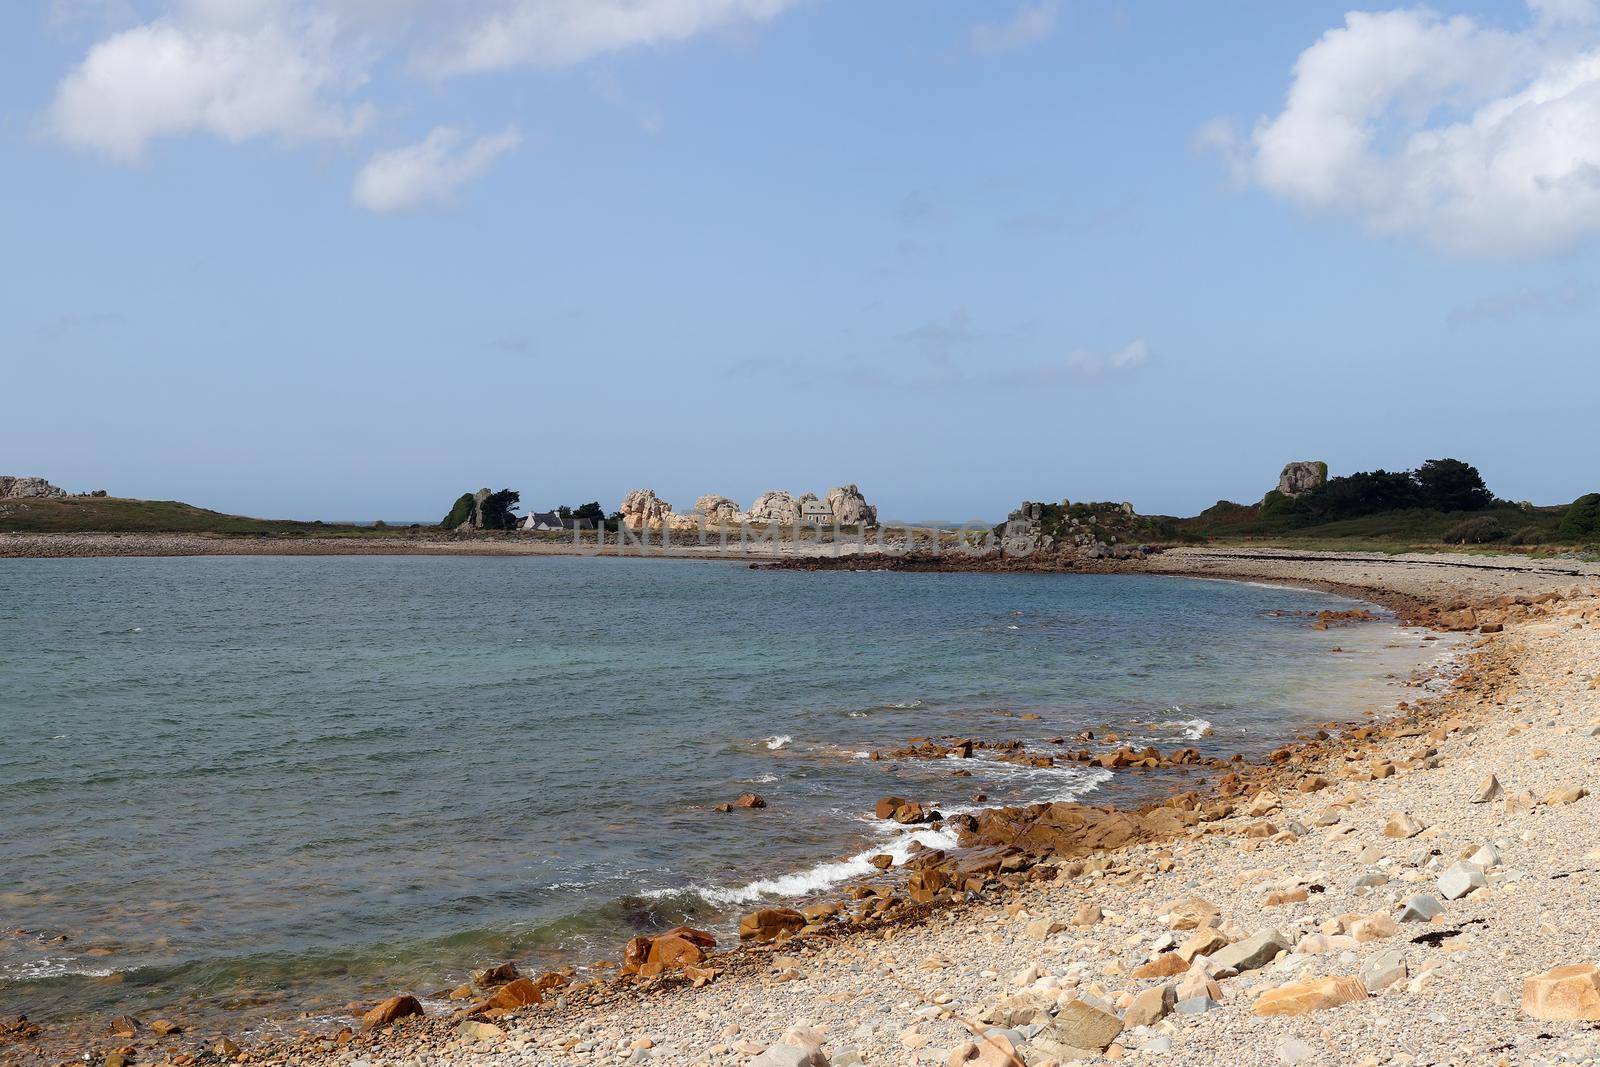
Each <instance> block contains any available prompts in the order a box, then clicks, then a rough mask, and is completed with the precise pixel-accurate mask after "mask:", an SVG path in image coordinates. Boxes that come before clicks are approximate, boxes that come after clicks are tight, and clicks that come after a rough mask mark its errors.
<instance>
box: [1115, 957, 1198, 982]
mask: <svg viewBox="0 0 1600 1067" xmlns="http://www.w3.org/2000/svg"><path fill="white" fill-rule="evenodd" d="M1188 969H1189V961H1188V960H1186V959H1184V957H1183V956H1181V955H1179V954H1178V953H1176V952H1163V953H1162V954H1161V955H1159V956H1157V957H1156V958H1155V959H1153V960H1151V961H1150V962H1149V963H1144V964H1140V965H1139V966H1138V967H1135V968H1134V969H1133V970H1132V971H1130V972H1129V973H1128V977H1129V978H1171V977H1173V976H1174V975H1179V974H1183V973H1184V972H1185V971H1187V970H1188Z"/></svg>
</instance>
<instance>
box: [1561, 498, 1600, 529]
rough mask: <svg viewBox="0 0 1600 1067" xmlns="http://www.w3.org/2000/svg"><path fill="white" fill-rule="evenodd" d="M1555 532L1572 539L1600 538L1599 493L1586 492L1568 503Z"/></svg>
mask: <svg viewBox="0 0 1600 1067" xmlns="http://www.w3.org/2000/svg"><path fill="white" fill-rule="evenodd" d="M1556 532H1557V533H1559V534H1560V535H1561V536H1562V537H1564V538H1566V539H1568V540H1572V541H1592V540H1595V539H1596V538H1600V493H1586V494H1585V495H1583V496H1580V497H1579V498H1578V499H1576V500H1574V501H1573V502H1572V503H1571V504H1570V505H1568V507H1567V513H1566V514H1565V515H1563V516H1561V525H1560V526H1558V527H1557V528H1556Z"/></svg>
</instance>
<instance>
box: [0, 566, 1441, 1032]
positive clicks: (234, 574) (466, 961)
mask: <svg viewBox="0 0 1600 1067" xmlns="http://www.w3.org/2000/svg"><path fill="white" fill-rule="evenodd" d="M1347 606H1349V603H1348V602H1346V601H1343V600H1340V599H1339V598H1335V597H1331V596H1325V595H1322V594H1317V593H1310V592H1303V591H1296V590H1287V589H1275V588H1265V587H1260V586H1252V585H1244V584H1234V583H1223V582H1208V581H1198V580H1193V581H1191V580H1175V579H1163V578H1144V577H1132V576H1083V575H981V574H947V575H939V574H889V573H855V574H851V573H791V572H769V571H752V570H750V569H748V568H746V567H742V566H738V565H732V564H720V563H705V562H683V561H669V560H609V559H510V558H499V559H460V558H448V559H418V558H201V559H113V560H59V561H56V560H26V561H0V738H3V743H0V1004H3V1005H4V1009H3V1010H5V1011H7V1012H10V1011H24V1012H27V1013H28V1014H30V1015H31V1016H33V1017H34V1018H36V1019H47V1018H62V1017H70V1016H73V1015H75V1014H81V1013H85V1012H92V1011H103V1010H128V1009H137V1010H139V1011H142V1012H146V1013H149V1012H151V1011H166V1012H169V1013H178V1014H181V1013H185V1012H187V1013H188V1015H189V1016H190V1017H191V1018H192V1017H194V1015H195V1014H196V1013H198V1012H203V1011H204V1010H205V1009H206V1008H208V1007H216V1008H221V1007H226V1008H228V1009H230V1010H239V1009H247V1010H248V1011H250V1012H251V1013H252V1014H253V1015H254V1016H256V1017H260V1018H272V1017H273V1016H274V1013H277V1014H278V1015H279V1016H281V1015H282V1014H283V1013H285V1012H288V1011H290V1010H291V1009H292V1010H299V1009H301V1008H306V1007H313V1008H333V1007H336V1006H337V1005H340V1004H343V1003H344V1002H345V1001H347V1000H349V999H351V998H352V997H357V996H367V995H371V994H373V993H378V992H383V993H388V992H392V991H394V990H396V989H399V988H413V989H418V990H433V989H438V988H441V987H447V986H448V985H449V984H450V983H451V981H452V979H455V978H458V977H459V976H460V975H462V974H463V973H465V972H466V971H468V970H469V969H470V968H472V967H473V966H475V965H481V964H482V963H485V962H488V961H497V960H500V959H504V958H517V959H520V960H524V961H528V962H530V963H531V964H532V965H534V966H541V965H542V966H549V965H554V964H560V963H564V962H575V963H581V962H583V961H584V960H586V959H592V958H595V957H596V956H600V955H608V956H610V957H611V958H616V956H617V953H618V951H619V949H620V945H621V943H622V941H623V940H624V939H625V938H626V937H627V936H629V935H630V934H632V933H634V932H636V931H638V930H640V929H648V928H651V927H653V926H660V925H664V924H668V923H671V922H675V921H678V920H680V919H690V920H693V921H695V922H700V923H705V924H709V925H712V926H713V927H714V928H717V929H725V927H724V926H721V925H719V924H721V923H725V922H726V921H727V919H728V917H729V916H730V915H732V914H736V912H737V910H738V909H739V908H740V906H742V905H744V904H746V903H747V902H749V901H751V900H756V899H763V898H773V899H776V898H777V897H780V896H786V895H794V894H803V893H807V892H813V891H816V890H818V889H820V888H824V887H826V886H827V885H829V884H833V883H835V882H837V881H838V880H840V879H843V878H846V877H849V876H851V875H853V874H857V873H861V872H863V871H864V870H865V869H866V863H865V859H864V857H865V856H866V855H867V854H870V853H871V852H874V851H878V850H879V848H880V847H881V846H882V845H883V844H884V843H885V842H886V841H887V840H888V837H889V834H890V830H889V828H887V827H884V826H881V825H879V824H877V823H876V822H874V821H873V820H872V819H871V818H870V817H869V815H868V814H867V813H869V812H870V808H871V806H872V803H873V801H874V800H875V799H876V798H877V797H879V796H881V795H883V794H885V793H890V792H894V793H902V794H907V795H911V796H914V797H917V798H919V799H928V800H935V801H938V802H940V806H941V807H943V808H944V809H945V810H947V811H948V810H950V809H951V808H960V807H962V806H967V807H970V806H972V805H973V804H974V801H973V800H972V799H971V798H972V795H973V794H974V792H976V791H979V790H981V791H983V792H986V793H987V794H988V796H989V798H990V801H989V802H993V803H1013V802H1019V801H1027V800H1039V799H1052V798H1063V799H1065V798H1073V797H1088V798H1091V799H1093V800H1094V801H1095V802H1101V801H1105V802H1112V801H1118V800H1127V799H1133V798H1136V797H1137V796H1138V795H1139V794H1140V793H1141V791H1143V792H1149V791H1152V790H1166V789H1170V788H1172V787H1174V786H1175V785H1177V784H1178V781H1177V779H1176V777H1175V775H1173V774H1164V775H1163V776H1162V777H1159V778H1152V777H1149V776H1144V777H1141V776H1139V775H1137V774H1134V773H1122V774H1118V775H1117V776H1115V777H1112V776H1110V775H1108V774H1107V773H1106V772H1101V771H1088V770H1084V769H1081V768H1064V769H1057V770H1043V771H1035V770H1028V771H1023V770H1020V769H1018V768H1015V767H1012V766H1010V765H1007V764H1001V763H998V762H993V761H985V760H976V761H972V762H971V763H969V764H967V765H966V766H969V767H971V769H973V770H975V771H976V775H975V777H973V778H954V777H951V776H950V773H949V771H950V767H949V766H948V765H940V764H928V763H914V762H902V763H887V762H885V763H875V762H870V761H868V760H865V759H862V758H860V756H861V755H862V754H863V753H865V752H866V751H867V750H869V749H871V748H888V747H893V746H895V745H897V744H901V743H904V742H905V740H906V739H907V738H909V737H912V736H922V735H935V736H937V735H962V736H972V737H981V738H987V739H1002V738H1013V737H1020V738H1024V739H1027V740H1030V741H1042V740H1043V739H1045V738H1048V737H1051V736H1054V735H1059V734H1063V733H1071V732H1074V731H1076V730H1078V729H1081V728H1085V727H1088V728H1092V729H1095V730H1099V731H1103V730H1106V729H1114V730H1117V731H1118V732H1120V733H1121V734H1122V735H1123V736H1124V737H1125V738H1132V739H1135V740H1143V739H1149V740H1150V741H1152V742H1153V743H1156V744H1159V745H1160V746H1161V747H1163V748H1171V747H1177V746H1179V745H1182V744H1185V743H1193V744H1195V745H1197V746H1198V747H1200V748H1201V749H1202V751H1205V752H1207V753H1208V754H1217V755H1227V754H1230V753H1232V752H1235V751H1245V752H1250V751H1257V750H1260V749H1263V748H1265V747H1268V746H1270V745H1271V744H1272V743H1274V742H1275V741H1277V740H1280V739H1281V738H1283V737H1284V736H1286V735H1288V734H1289V733H1291V732H1292V731H1293V730H1294V729H1295V728H1296V727H1298V726H1301V725H1305V724H1310V723H1315V722H1320V721H1322V720H1324V719H1327V718H1330V717H1350V716H1353V715H1357V714H1359V713H1360V712H1362V711H1364V710H1366V709H1367V708H1371V707H1377V706H1380V705H1392V703H1393V702H1394V701H1395V700H1396V699H1398V698H1400V697H1401V696H1403V694H1401V693H1397V692H1396V691H1395V690H1394V688H1393V686H1394V682H1393V681H1392V678H1393V677H1394V676H1395V675H1405V674H1408V673H1409V672H1410V671H1411V669H1412V668H1413V667H1415V666H1416V665H1417V664H1418V663H1420V662H1422V661H1423V659H1424V657H1425V656H1430V655H1432V653H1431V652H1428V651H1425V649H1424V646H1423V645H1422V644H1421V642H1420V640H1419V639H1418V637H1417V635H1414V634H1407V633H1405V632H1403V631H1400V630H1398V629H1396V628H1394V627H1392V626H1389V625H1377V626H1374V625H1369V626H1364V627H1358V628H1353V629H1341V630H1332V631H1326V632H1319V631H1316V630H1313V629H1311V628H1310V627H1309V625H1308V623H1307V620H1306V619H1304V618H1297V617H1283V616H1278V615H1275V614H1274V613H1276V612H1294V611H1310V610H1316V609H1320V608H1328V607H1335V608H1339V607H1347ZM1336 646H1337V647H1339V648H1342V649H1344V650H1346V651H1345V652H1344V653H1342V654H1341V653H1335V652H1334V651H1332V650H1333V649H1334V648H1335V647H1336ZM1029 712H1032V713H1035V714H1037V715H1038V716H1039V718H1038V719H1037V720H1034V719H1024V718H1021V717H1020V716H1022V715H1023V714H1024V713H1029ZM1207 727H1209V728H1210V730H1211V733H1210V735H1209V736H1204V737H1202V736H1200V735H1201V734H1202V732H1203V730H1204V729H1205V728H1207ZM746 790H755V791H759V792H760V793H762V794H763V795H764V796H765V797H766V798H767V800H768V802H769V804H770V807H768V808H767V809H766V810H764V811H756V812H738V813H735V814H732V815H725V814H716V813H714V812H712V811H711V808H712V807H713V806H714V805H715V804H717V803H719V802H722V801H726V800H732V799H734V798H735V797H736V796H737V795H738V794H739V793H740V792H742V791H746ZM927 833H928V832H926V831H924V834H925V835H926V834H927ZM897 847H898V848H900V849H902V850H903V848H904V842H903V841H902V842H900V843H899V844H898V846H897ZM63 936H64V937H65V940H61V938H62V937H63Z"/></svg>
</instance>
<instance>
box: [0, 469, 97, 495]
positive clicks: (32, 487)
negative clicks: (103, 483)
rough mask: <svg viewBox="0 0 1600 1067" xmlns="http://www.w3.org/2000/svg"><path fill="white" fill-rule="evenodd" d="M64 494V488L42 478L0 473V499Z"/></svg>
mask: <svg viewBox="0 0 1600 1067" xmlns="http://www.w3.org/2000/svg"><path fill="white" fill-rule="evenodd" d="M66 495H67V493H66V490H64V489H58V488H57V487H56V486H53V485H51V484H50V483H49V482H47V481H45V480H44V479H43V478H12V477H9V476H7V475H0V500H37V499H42V498H46V497H62V496H66ZM101 495H102V496H103V495H105V494H103V493H102V494H101Z"/></svg>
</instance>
